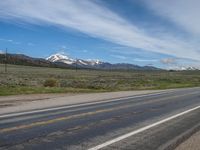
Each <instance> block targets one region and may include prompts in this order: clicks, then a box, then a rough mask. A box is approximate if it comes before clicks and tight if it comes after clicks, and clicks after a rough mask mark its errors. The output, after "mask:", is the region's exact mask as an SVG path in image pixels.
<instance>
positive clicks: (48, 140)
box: [0, 88, 200, 150]
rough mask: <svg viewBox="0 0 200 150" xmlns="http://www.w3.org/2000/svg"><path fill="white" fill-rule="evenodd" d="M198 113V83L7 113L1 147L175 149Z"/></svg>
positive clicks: (0, 119)
mask: <svg viewBox="0 0 200 150" xmlns="http://www.w3.org/2000/svg"><path fill="white" fill-rule="evenodd" d="M199 116H200V88H194V89H180V90H175V91H169V92H167V93H166V92H163V93H159V94H149V95H144V96H139V97H138V96H136V97H135V98H134V97H133V98H123V99H120V100H116V101H115V100H113V101H109V102H102V103H94V104H89V105H80V106H76V107H66V108H61V109H59V108H57V109H54V108H52V109H48V110H46V111H41V110H38V112H37V111H34V112H32V113H30V112H29V113H27V112H24V113H21V114H9V115H4V116H0V149H6V150H15V149H26V150H29V149H34V150H37V149H38V150H50V149H67V150H68V149H69V150H70V149H73V150H74V149H78V150H79V149H84V150H85V149H91V150H97V149H100V148H101V149H109V150H110V149H113V150H115V149H126V150H127V149H130V150H134V149H137V150H156V149H173V148H174V147H173V146H174V145H175V144H176V143H177V141H179V142H180V139H181V137H184V136H185V134H186V133H189V131H192V130H197V129H198V128H199V126H200V119H199ZM172 145H173V146H172Z"/></svg>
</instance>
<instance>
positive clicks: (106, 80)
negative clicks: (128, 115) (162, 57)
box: [0, 64, 200, 96]
mask: <svg viewBox="0 0 200 150" xmlns="http://www.w3.org/2000/svg"><path fill="white" fill-rule="evenodd" d="M195 86H200V71H97V70H77V71H76V70H72V69H59V68H45V67H31V66H19V65H8V71H7V73H5V71H4V65H2V64H0V96H3V95H15V94H32V93H69V92H70V93H72V92H73V93H79V92H104V91H125V90H145V89H167V88H181V87H195Z"/></svg>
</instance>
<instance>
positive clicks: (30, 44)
mask: <svg viewBox="0 0 200 150" xmlns="http://www.w3.org/2000/svg"><path fill="white" fill-rule="evenodd" d="M27 45H28V46H35V44H34V43H31V42H28V43H27Z"/></svg>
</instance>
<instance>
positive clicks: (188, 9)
mask: <svg viewBox="0 0 200 150" xmlns="http://www.w3.org/2000/svg"><path fill="white" fill-rule="evenodd" d="M144 1H145V2H146V3H148V6H150V7H151V8H152V9H153V10H154V11H155V12H156V13H157V14H159V15H162V16H164V17H166V18H168V19H170V20H171V21H173V22H174V23H176V24H177V25H179V26H181V27H183V28H184V29H186V30H187V31H189V32H191V33H192V34H194V35H198V36H199V35H200V18H199V14H200V9H199V6H200V1H199V0H156V1H155V0H144Z"/></svg>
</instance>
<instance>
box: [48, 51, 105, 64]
mask: <svg viewBox="0 0 200 150" xmlns="http://www.w3.org/2000/svg"><path fill="white" fill-rule="evenodd" d="M46 60H49V61H51V62H62V63H65V64H68V65H71V64H77V65H81V66H95V65H99V64H102V63H103V62H101V61H100V60H92V59H88V60H82V59H72V58H70V57H68V56H66V55H63V54H60V53H57V54H53V55H51V56H49V57H48V58H46Z"/></svg>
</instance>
